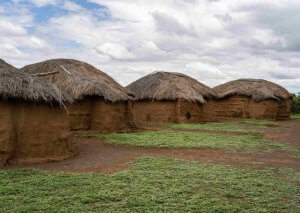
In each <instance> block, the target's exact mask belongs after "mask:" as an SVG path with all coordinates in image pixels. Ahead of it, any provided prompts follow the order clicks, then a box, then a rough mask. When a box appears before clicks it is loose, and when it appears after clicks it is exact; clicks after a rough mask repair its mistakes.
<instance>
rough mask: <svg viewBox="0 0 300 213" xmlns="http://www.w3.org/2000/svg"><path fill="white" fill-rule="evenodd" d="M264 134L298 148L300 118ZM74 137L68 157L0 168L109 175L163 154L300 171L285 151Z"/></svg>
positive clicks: (270, 128)
mask: <svg viewBox="0 0 300 213" xmlns="http://www.w3.org/2000/svg"><path fill="white" fill-rule="evenodd" d="M205 132H209V131H205ZM236 134H239V133H236ZM264 137H266V138H269V139H272V140H277V141H278V142H280V143H287V144H289V145H290V146H292V147H295V148H300V120H290V121H283V122H280V127H279V128H278V127H267V128H265V131H264ZM74 140H75V143H76V145H77V154H76V155H74V156H73V157H71V158H69V159H66V160H64V161H60V162H46V163H41V164H29V165H10V166H7V167H5V168H2V169H10V168H16V167H18V168H20V167H21V168H38V169H45V170H51V171H62V172H79V173H81V172H102V173H107V174H112V173H115V172H118V171H122V170H126V169H130V167H131V164H130V162H131V161H132V160H134V159H136V158H138V157H162V156H166V157H171V158H176V159H185V160H193V161H198V162H201V163H211V164H222V165H233V166H237V167H244V166H249V167H255V168H266V167H272V168H292V169H295V170H298V171H300V158H295V157H293V156H291V155H290V154H289V153H288V152H286V151H275V152H270V153H266V152H263V153H254V154H245V153H238V152H234V153H232V152H231V153H229V152H226V151H224V150H221V149H183V148H180V149H169V148H155V147H150V148H147V147H134V146H128V145H114V144H108V143H106V142H105V141H101V140H99V139H94V138H87V137H82V136H77V137H74Z"/></svg>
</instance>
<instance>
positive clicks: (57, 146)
mask: <svg viewBox="0 0 300 213" xmlns="http://www.w3.org/2000/svg"><path fill="white" fill-rule="evenodd" d="M71 101H72V99H71V98H70V97H68V96H67V95H64V94H63V93H62V92H61V91H60V90H59V89H58V88H57V87H56V86H55V85H53V84H51V83H50V82H49V81H46V80H44V79H42V78H40V77H39V76H34V75H30V74H27V73H23V72H21V71H20V70H18V69H16V68H14V67H13V66H11V65H9V64H7V63H6V62H4V61H3V60H1V61H0V118H1V119H0V126H1V131H0V166H1V165H4V164H6V163H9V161H11V160H13V161H18V162H19V163H20V162H24V161H25V162H28V161H34V162H37V161H44V160H59V159H63V158H65V157H66V153H71V152H72V148H71V143H70V130H69V127H68V122H67V113H66V111H65V110H64V109H63V108H62V107H60V106H59V105H58V104H63V103H64V102H71Z"/></svg>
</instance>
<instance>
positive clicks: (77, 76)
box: [21, 59, 131, 102]
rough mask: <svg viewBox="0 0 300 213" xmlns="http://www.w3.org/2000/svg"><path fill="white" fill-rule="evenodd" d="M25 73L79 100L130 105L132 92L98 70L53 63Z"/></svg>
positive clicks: (59, 61)
mask: <svg viewBox="0 0 300 213" xmlns="http://www.w3.org/2000/svg"><path fill="white" fill-rule="evenodd" d="M21 70H22V71H24V72H26V73H30V74H40V75H42V76H43V77H44V78H45V79H48V80H50V81H51V82H52V83H54V84H55V85H56V86H57V87H58V88H60V90H61V91H64V92H66V93H67V94H69V95H70V96H71V97H72V98H74V99H75V100H81V99H83V98H84V97H86V96H100V97H103V98H104V99H105V100H108V101H111V102H117V101H127V100H129V99H130V95H131V94H130V92H128V91H127V90H126V89H125V88H124V87H122V86H121V85H120V84H118V83H117V82H116V81H115V80H113V79H112V78H111V77H110V76H108V75H107V74H105V73H104V72H102V71H101V70H99V69H97V68H95V67H94V66H92V65H90V64H87V63H84V62H82V61H77V60H73V59H52V60H47V61H43V62H39V63H36V64H31V65H27V66H25V67H23V68H22V69H21Z"/></svg>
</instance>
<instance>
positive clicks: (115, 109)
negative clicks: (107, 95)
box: [67, 97, 134, 133]
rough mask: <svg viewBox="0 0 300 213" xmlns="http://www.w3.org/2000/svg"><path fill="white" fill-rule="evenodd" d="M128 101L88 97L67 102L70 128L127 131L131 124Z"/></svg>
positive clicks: (101, 131) (105, 131)
mask: <svg viewBox="0 0 300 213" xmlns="http://www.w3.org/2000/svg"><path fill="white" fill-rule="evenodd" d="M130 106H131V105H130V103H128V102H116V103H112V102H109V101H105V100H103V99H102V98H99V97H89V98H85V99H84V100H82V101H78V102H76V103H74V104H68V105H67V110H68V112H69V125H70V129H71V130H92V131H96V132H99V133H108V132H118V131H127V130H128V129H130V128H131V127H132V126H134V125H133V123H132V116H131V110H130Z"/></svg>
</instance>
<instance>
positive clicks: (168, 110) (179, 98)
mask: <svg viewBox="0 0 300 213" xmlns="http://www.w3.org/2000/svg"><path fill="white" fill-rule="evenodd" d="M127 88H128V89H129V90H130V91H131V92H133V94H134V95H135V103H134V106H133V116H134V120H136V121H158V122H178V123H184V122H200V121H208V120H213V118H212V117H211V113H210V111H211V110H210V107H209V106H210V104H209V103H207V102H209V100H211V99H214V98H215V97H216V94H215V92H214V91H213V90H212V89H211V88H209V87H207V86H205V85H204V84H202V83H200V82H199V81H197V80H196V79H193V78H191V77H189V76H187V75H184V74H181V73H173V72H154V73H152V74H150V75H147V76H145V77H142V78H141V79H139V80H137V81H135V82H133V83H131V84H130V85H128V86H127Z"/></svg>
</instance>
